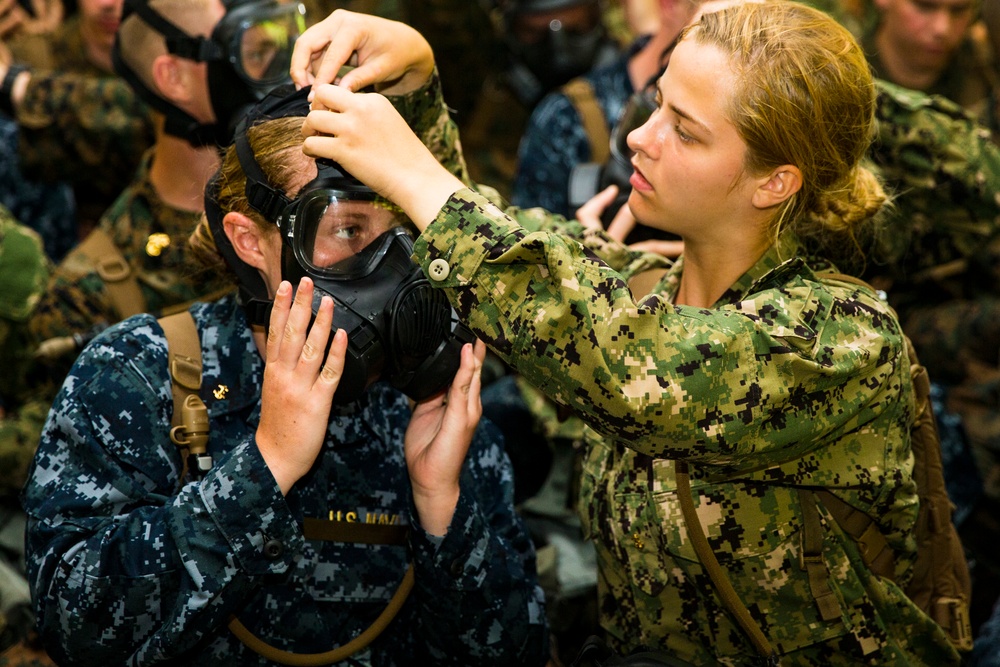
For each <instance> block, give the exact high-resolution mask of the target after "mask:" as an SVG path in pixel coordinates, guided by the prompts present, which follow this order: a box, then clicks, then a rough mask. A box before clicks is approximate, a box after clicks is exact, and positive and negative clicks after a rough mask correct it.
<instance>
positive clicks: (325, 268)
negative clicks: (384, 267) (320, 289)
mask: <svg viewBox="0 0 1000 667" xmlns="http://www.w3.org/2000/svg"><path fill="white" fill-rule="evenodd" d="M401 216H402V214H401V213H400V212H399V211H398V209H396V208H395V207H394V206H392V205H391V204H389V203H387V202H386V201H385V200H383V199H381V198H380V197H377V196H376V195H375V193H373V192H371V191H370V190H362V189H353V190H352V189H345V188H344V187H343V186H341V187H314V188H311V189H310V190H309V191H308V192H304V193H302V194H300V195H299V198H298V199H296V201H295V202H294V208H293V210H292V211H290V212H289V214H288V215H287V216H282V218H281V220H279V223H278V226H279V228H283V232H285V231H286V233H284V238H285V240H286V242H287V243H288V245H289V247H290V249H291V251H292V253H293V256H294V257H295V260H296V263H297V264H298V265H299V266H300V267H301V268H302V270H303V271H305V272H306V273H307V274H308V275H310V276H313V277H323V278H329V279H332V280H354V279H357V278H363V277H365V276H367V275H369V274H370V273H371V272H372V271H374V270H375V269H376V268H377V266H378V258H379V257H380V256H382V255H384V254H385V248H382V245H384V243H385V242H387V240H388V239H390V238H391V236H389V235H387V234H386V232H388V231H390V230H392V229H395V228H397V227H400V226H401V224H402V217H401Z"/></svg>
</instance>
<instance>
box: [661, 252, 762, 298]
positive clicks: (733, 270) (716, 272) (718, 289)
mask: <svg viewBox="0 0 1000 667" xmlns="http://www.w3.org/2000/svg"><path fill="white" fill-rule="evenodd" d="M768 245H769V244H768V243H766V242H764V240H763V239H761V240H760V241H758V242H756V243H745V244H740V243H728V244H722V245H716V244H715V243H713V244H712V245H711V246H707V245H706V244H704V243H698V242H697V241H695V242H691V241H688V240H687V239H685V241H684V270H683V272H682V273H681V278H680V284H679V285H678V287H677V294H676V295H675V296H674V303H675V304H676V305H678V306H694V307H697V308H711V307H712V306H713V305H715V302H716V301H718V300H719V298H720V297H721V296H722V295H723V294H725V292H726V290H728V289H729V288H730V287H731V286H732V284H733V283H735V282H736V281H737V280H738V279H739V278H740V276H742V275H743V274H744V273H746V272H747V271H748V270H749V269H750V267H752V266H753V265H754V264H756V263H757V261H758V260H759V259H760V258H761V257H762V256H763V255H764V253H765V252H766V251H767V248H768Z"/></svg>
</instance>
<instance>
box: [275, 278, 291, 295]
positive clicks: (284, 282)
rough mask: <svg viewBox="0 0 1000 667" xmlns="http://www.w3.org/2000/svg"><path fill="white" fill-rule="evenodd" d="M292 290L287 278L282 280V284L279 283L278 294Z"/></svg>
mask: <svg viewBox="0 0 1000 667" xmlns="http://www.w3.org/2000/svg"><path fill="white" fill-rule="evenodd" d="M291 291H292V285H291V283H289V282H288V281H287V280H282V281H281V284H280V285H278V294H281V295H282V296H284V295H285V294H288V293H289V292H291Z"/></svg>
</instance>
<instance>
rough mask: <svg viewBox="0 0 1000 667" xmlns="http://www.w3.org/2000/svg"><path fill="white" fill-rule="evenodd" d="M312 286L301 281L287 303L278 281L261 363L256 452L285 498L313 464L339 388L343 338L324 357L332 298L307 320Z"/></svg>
mask: <svg viewBox="0 0 1000 667" xmlns="http://www.w3.org/2000/svg"><path fill="white" fill-rule="evenodd" d="M312 300H313V282H312V280H310V279H309V278H303V279H302V280H301V282H300V283H299V288H298V290H296V292H295V298H294V301H293V300H292V286H291V285H290V284H289V283H288V282H285V281H282V283H281V285H280V286H279V287H278V291H277V293H276V294H275V297H274V307H273V309H272V311H271V320H270V325H269V329H268V334H267V346H266V349H265V358H264V362H265V365H264V386H263V388H262V390H261V399H260V425H259V426H258V427H257V447H258V448H259V449H260V453H261V455H262V456H263V457H264V462H265V463H267V467H268V468H269V469H270V470H271V474H273V475H274V479H275V480H276V481H277V482H278V486H279V487H280V488H281V492H282V494H287V493H288V490H289V489H291V488H292V485H293V484H295V482H297V481H298V480H299V478H301V477H302V476H303V475H304V474H306V473H307V472H308V471H309V469H310V468H311V467H312V465H313V463H314V462H315V461H316V457H317V456H318V455H319V452H320V451H321V450H322V449H323V441H324V439H325V438H326V431H327V423H328V422H329V419H330V408H331V407H332V406H333V394H334V392H335V391H336V390H337V386H338V385H339V384H340V378H341V376H342V375H343V371H344V357H345V355H346V353H347V333H346V332H345V331H344V330H343V329H338V330H337V333H336V334H335V335H334V337H333V344H332V345H331V347H330V351H329V353H328V354H327V355H326V358H325V359H324V357H323V351H324V350H325V349H326V344H327V341H328V340H329V338H330V329H331V326H332V324H333V299H331V298H330V297H328V296H324V297H323V299H322V302H321V305H320V307H319V312H318V313H317V314H316V321H315V322H314V323H313V325H312V326H309V320H310V319H311V317H312Z"/></svg>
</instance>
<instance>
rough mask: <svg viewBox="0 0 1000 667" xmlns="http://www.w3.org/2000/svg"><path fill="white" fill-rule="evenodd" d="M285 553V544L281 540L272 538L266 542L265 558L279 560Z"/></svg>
mask: <svg viewBox="0 0 1000 667" xmlns="http://www.w3.org/2000/svg"><path fill="white" fill-rule="evenodd" d="M283 553H285V545H284V544H282V542H281V540H278V539H270V540H268V541H267V542H264V558H266V559H268V560H278V559H279V558H281V554H283Z"/></svg>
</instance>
